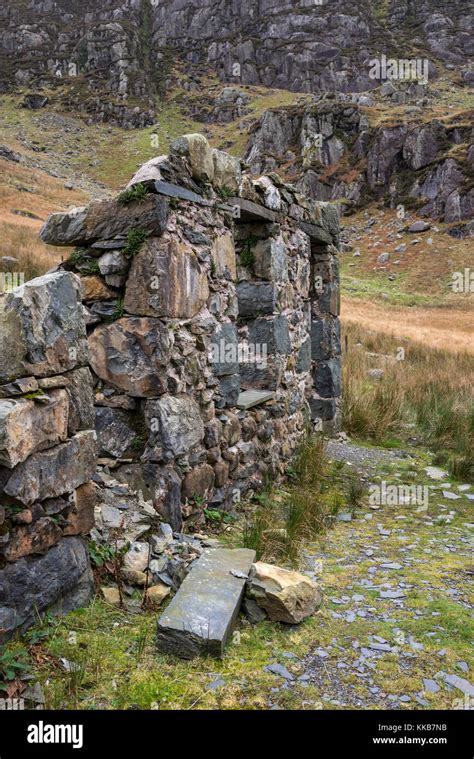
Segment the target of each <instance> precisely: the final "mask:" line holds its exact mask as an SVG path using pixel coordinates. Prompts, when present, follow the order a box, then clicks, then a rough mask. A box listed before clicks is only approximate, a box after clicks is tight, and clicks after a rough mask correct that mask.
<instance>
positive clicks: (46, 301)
mask: <svg viewBox="0 0 474 759" xmlns="http://www.w3.org/2000/svg"><path fill="white" fill-rule="evenodd" d="M0 354H1V355H3V356H8V357H9V360H8V362H4V363H3V364H2V366H1V367H0V382H2V383H5V382H11V381H12V380H15V379H16V378H18V377H21V376H24V377H25V376H29V375H33V376H35V377H47V376H51V375H53V374H60V373H62V372H65V371H67V370H69V369H74V368H75V367H76V366H78V365H81V364H86V363H87V357H88V354H87V340H86V328H85V323H84V318H83V313H82V304H81V290H80V282H79V279H78V278H77V277H76V276H75V275H73V274H71V273H69V272H56V273H53V274H45V275H44V276H43V277H38V278H36V279H32V280H30V281H29V282H27V283H26V284H25V285H23V286H22V287H17V288H15V289H13V290H11V291H10V292H9V293H6V294H3V295H0Z"/></svg>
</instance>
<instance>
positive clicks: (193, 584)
mask: <svg viewBox="0 0 474 759" xmlns="http://www.w3.org/2000/svg"><path fill="white" fill-rule="evenodd" d="M254 560H255V551H251V550H249V549H247V548H239V549H229V548H208V549H205V550H204V551H203V554H202V556H201V557H200V558H199V559H198V560H197V561H196V563H195V564H194V565H193V567H192V569H191V571H190V572H189V574H188V576H187V577H186V578H185V580H184V582H183V583H182V585H181V587H180V589H179V591H178V592H177V593H176V595H175V597H174V598H173V600H172V601H171V603H170V604H169V606H168V607H167V608H166V610H165V611H164V612H163V614H162V615H161V616H160V618H159V620H158V627H157V646H158V648H159V650H160V651H163V652H164V653H168V654H174V655H175V656H179V657H180V658H183V659H192V658H193V657H194V656H199V655H201V654H211V655H212V656H218V657H219V656H222V654H223V653H224V649H225V646H226V643H227V641H228V640H229V637H230V635H231V634H232V631H233V629H234V626H235V622H236V619H237V615H238V613H239V609H240V605H241V602H242V598H243V595H244V590H245V582H246V577H247V575H248V573H249V571H250V567H251V565H252V563H253V562H254ZM236 575H241V576H236Z"/></svg>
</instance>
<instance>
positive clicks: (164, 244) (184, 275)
mask: <svg viewBox="0 0 474 759" xmlns="http://www.w3.org/2000/svg"><path fill="white" fill-rule="evenodd" d="M208 297H209V286H208V282H207V276H206V274H205V272H204V271H203V270H202V269H201V267H200V265H199V262H198V260H197V258H196V256H195V255H194V252H193V249H192V248H191V247H190V246H189V245H186V244H184V243H180V242H178V241H177V240H175V239H170V240H162V239H158V238H152V239H150V240H147V241H146V242H145V243H144V244H143V246H142V248H141V250H140V252H139V253H137V255H136V256H135V257H134V259H133V263H132V266H131V269H130V274H129V276H128V280H127V287H126V290H125V300H124V307H125V311H127V313H129V314H136V315H137V316H160V317H161V316H166V317H170V318H177V319H189V318H191V317H193V316H195V315H196V314H197V313H198V312H199V311H200V309H201V308H202V307H203V305H204V304H205V303H206V302H207V299H208Z"/></svg>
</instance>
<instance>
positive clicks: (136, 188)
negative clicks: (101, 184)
mask: <svg viewBox="0 0 474 759" xmlns="http://www.w3.org/2000/svg"><path fill="white" fill-rule="evenodd" d="M147 195H148V189H147V187H146V186H145V185H144V184H141V183H139V184H134V185H133V186H132V187H129V188H128V189H127V190H124V191H123V192H121V193H120V195H118V196H117V203H119V204H120V205H121V206H129V205H131V204H132V203H143V201H144V200H145V198H146V197H147Z"/></svg>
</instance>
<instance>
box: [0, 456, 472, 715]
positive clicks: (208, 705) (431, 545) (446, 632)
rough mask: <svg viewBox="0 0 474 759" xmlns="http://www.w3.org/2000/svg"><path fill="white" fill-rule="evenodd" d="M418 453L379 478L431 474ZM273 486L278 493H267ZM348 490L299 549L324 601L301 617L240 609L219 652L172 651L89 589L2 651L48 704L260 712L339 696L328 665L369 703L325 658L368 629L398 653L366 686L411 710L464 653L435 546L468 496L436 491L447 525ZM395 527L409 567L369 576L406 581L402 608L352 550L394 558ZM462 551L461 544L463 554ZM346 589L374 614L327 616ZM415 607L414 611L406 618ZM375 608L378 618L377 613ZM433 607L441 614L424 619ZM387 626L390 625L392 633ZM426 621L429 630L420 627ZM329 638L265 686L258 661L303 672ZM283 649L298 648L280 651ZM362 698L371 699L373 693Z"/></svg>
mask: <svg viewBox="0 0 474 759" xmlns="http://www.w3.org/2000/svg"><path fill="white" fill-rule="evenodd" d="M310 450H311V449H310ZM308 462H309V458H307V457H303V459H302V460H300V465H299V469H298V472H299V474H300V475H303V477H308V480H307V485H308V486H309V482H310V480H311V479H312V478H313V475H312V474H310V473H306V474H305V469H306V465H307V463H308ZM426 463H427V458H426V457H425V456H422V457H419V458H415V459H410V460H409V461H407V460H401V461H400V462H397V464H396V466H395V465H386V466H385V467H384V469H383V471H381V472H380V476H381V477H383V478H384V479H385V480H386V481H387V482H399V481H400V479H399V478H397V474H401V477H402V480H403V481H407V473H410V472H411V474H412V476H413V477H414V478H415V481H416V482H419V483H427V484H428V483H429V482H430V481H429V480H428V479H427V478H426V475H424V473H423V468H424V466H425V465H426ZM350 477H351V475H350V472H349V470H348V468H347V467H345V466H344V465H342V466H338V467H337V468H335V469H334V470H332V472H331V480H332V481H333V482H334V483H338V485H337V489H339V485H343V486H344V488H345V491H346V493H348V492H349V490H350ZM315 481H316V482H317V483H319V482H320V480H319V479H318V480H315ZM270 492H271V491H270ZM275 495H277V497H278V493H275ZM308 495H309V496H310V495H311V492H310V491H308ZM355 495H356V499H355V500H356V502H357V503H356V504H354V510H355V515H356V518H355V519H354V520H353V521H352V522H351V524H350V525H349V526H347V525H344V524H342V523H336V524H335V526H334V527H333V528H332V529H330V530H329V531H327V530H324V531H322V532H319V533H318V534H317V535H316V537H315V538H314V539H313V540H310V541H308V542H306V543H305V552H310V553H311V555H313V556H314V557H318V558H320V560H321V570H320V575H319V582H320V585H321V589H322V591H323V594H324V601H323V605H322V607H321V609H320V610H319V611H318V612H317V613H316V614H315V615H314V616H313V617H311V618H310V619H308V620H306V621H305V622H304V623H302V624H301V625H298V626H295V627H293V626H292V627H288V626H285V625H278V624H274V623H271V622H268V621H266V622H262V623H260V624H258V625H255V626H252V625H250V624H248V623H247V622H246V621H245V619H244V618H241V619H240V621H239V623H238V627H237V631H236V632H237V634H235V635H234V636H233V637H232V639H231V641H230V643H229V646H228V648H227V650H226V653H225V656H224V658H223V659H222V660H216V659H213V658H210V657H198V658H196V659H194V660H192V661H183V660H180V659H176V658H173V657H171V656H166V655H163V654H161V653H160V652H158V651H157V649H156V647H155V642H154V641H155V629H156V613H155V614H154V613H149V612H141V613H138V614H133V613H130V612H128V611H125V610H122V609H119V608H116V607H112V606H108V605H107V604H106V603H104V602H103V601H102V600H99V598H96V599H95V600H94V601H93V603H92V604H91V605H90V606H89V607H88V608H86V609H80V610H78V611H75V612H72V613H70V614H68V615H67V616H66V617H63V618H56V619H49V620H47V622H46V624H45V625H43V626H41V625H39V626H37V627H36V628H33V630H32V631H30V633H29V634H28V635H27V636H26V638H25V639H24V640H23V641H18V642H14V643H10V644H9V645H8V646H7V647H6V649H5V650H6V651H8V652H9V654H8V655H9V659H10V660H11V658H12V657H13V658H15V657H16V656H17V655H18V660H19V661H21V662H23V663H24V664H26V666H28V667H29V668H30V669H31V672H32V674H33V675H34V678H35V679H37V680H39V681H40V682H41V683H42V685H43V688H44V693H45V697H46V707H47V708H53V709H75V708H78V709H101V708H105V709H128V708H138V709H157V710H169V709H190V710H196V709H225V710H227V709H230V710H234V709H250V710H260V709H268V708H269V704H270V703H272V704H276V705H277V706H279V707H280V708H285V709H319V708H322V707H323V708H329V709H333V708H337V707H336V706H334V705H332V704H331V703H329V702H328V701H325V700H323V697H324V695H325V694H327V693H329V694H330V696H331V698H340V699H341V700H342V701H343V702H344V697H342V696H341V693H340V687H339V685H335V684H334V676H335V675H334V673H335V672H337V677H338V678H339V681H340V686H341V687H343V688H344V692H350V693H351V694H352V698H354V699H355V698H360V699H362V701H363V702H364V703H365V704H368V705H369V707H370V705H371V703H372V702H373V697H372V696H371V694H370V692H369V691H368V683H367V682H364V681H363V680H362V679H359V678H355V676H354V674H353V670H352V667H349V668H348V669H347V670H339V669H337V667H336V664H337V661H338V660H340V659H344V660H345V661H346V662H347V663H349V664H350V665H352V664H353V662H354V661H355V659H356V658H357V657H358V656H359V655H360V650H358V649H355V648H353V645H352V643H353V641H354V640H357V641H359V644H360V645H362V646H363V645H367V644H368V642H369V636H370V635H374V634H376V635H381V636H383V637H384V638H385V639H386V640H388V641H389V642H391V644H392V645H395V643H397V646H398V653H387V654H383V656H381V657H380V658H379V659H378V660H377V667H376V668H375V669H374V670H372V672H371V677H372V679H373V682H374V684H375V685H377V686H378V687H379V688H381V689H382V691H384V692H385V693H389V694H390V693H395V694H397V693H398V694H402V693H408V694H409V695H411V696H412V698H413V700H412V702H411V703H410V704H409V705H408V707H405V708H420V707H419V706H418V704H417V703H416V702H415V700H414V696H415V695H416V693H418V692H420V691H421V690H422V679H423V677H426V678H432V677H433V674H434V673H436V672H438V671H439V670H440V669H443V670H444V671H446V672H458V674H460V675H461V676H463V674H462V673H461V672H459V670H457V669H456V663H457V662H458V661H468V662H469V661H470V642H471V640H472V639H473V636H474V626H473V622H472V619H471V618H470V612H469V608H468V605H467V603H464V604H462V603H459V602H457V601H456V600H455V599H453V598H450V597H449V596H448V595H447V593H446V588H447V586H452V585H453V584H456V587H457V588H458V589H460V590H461V591H463V593H464V594H466V595H465V596H464V598H465V599H467V593H468V590H467V583H466V581H465V580H464V579H463V571H464V570H465V569H466V558H465V556H462V555H460V553H459V552H457V551H449V552H446V550H445V546H446V545H452V544H453V542H454V541H456V540H458V539H459V536H460V535H461V534H464V533H465V534H466V535H467V534H468V531H467V529H466V528H465V527H464V521H465V520H468V519H469V518H470V515H469V504H468V503H467V501H464V500H463V501H457V502H448V501H444V503H445V504H447V505H448V507H449V509H455V510H456V516H455V519H454V521H453V523H452V524H451V525H441V524H440V525H437V524H436V523H435V524H433V525H430V524H428V523H427V521H426V517H425V516H424V515H419V514H417V513H416V512H414V511H413V509H412V508H410V507H399V508H396V509H393V508H390V507H386V508H382V509H381V510H379V511H378V512H377V513H376V514H375V515H374V516H375V518H374V519H373V520H371V521H367V520H365V519H363V518H361V516H362V515H363V513H364V511H365V508H364V504H365V496H363V495H362V496H361V494H360V493H356V494H355ZM443 500H444V499H442V497H441V494H440V497H438V495H436V497H433V498H431V499H430V507H429V517H430V519H431V520H434V519H435V518H436V515H437V514H438V513H442V509H441V505H442V502H443ZM453 504H454V506H453ZM361 508H362V512H361V511H360V509H361ZM401 516H403V520H400V517H401ZM377 522H381V523H383V525H384V527H386V528H388V529H389V530H390V531H391V532H390V535H389V537H387V538H384V539H383V540H381V538H380V536H379V535H378V533H377V529H376V523H377ZM231 529H232V528H231ZM348 530H350V538H349V535H348ZM236 535H238V529H237V528H235V532H234V537H235V536H236ZM404 535H405V536H409V541H412V542H413V543H416V545H415V546H414V547H413V548H412V550H411V553H410V559H411V564H410V566H407V567H405V568H404V569H403V570H399V571H386V572H385V573H381V572H380V571H379V572H378V573H377V576H376V581H377V582H379V583H383V582H384V581H393V580H394V579H395V578H396V579H397V580H403V581H404V582H405V583H407V584H408V585H409V586H411V587H408V588H407V590H406V599H405V602H404V607H403V608H398V607H397V606H396V605H394V604H393V602H391V601H390V600H388V599H380V597H379V591H378V590H371V589H367V588H366V587H365V585H364V584H362V583H361V580H362V579H364V578H366V577H367V573H368V570H369V568H370V567H371V566H373V564H374V562H375V563H376V564H377V563H379V562H380V560H382V558H380V559H374V558H371V559H369V558H362V559H361V555H360V551H361V550H363V549H365V548H367V547H368V546H371V547H373V548H374V549H375V551H376V556H377V557H383V561H399V560H400V556H401V554H400V548H401V547H403V546H405V545H406V544H407V541H406V540H405V541H404V540H403V536H404ZM427 551H429V553H427ZM467 551H468V549H467V545H466V546H465V549H464V551H463V552H464V553H467ZM354 593H360V594H362V595H364V596H365V597H366V601H365V602H364V603H365V604H366V605H367V606H371V607H374V609H375V610H376V614H377V615H378V618H377V619H376V618H375V617H374V616H373V614H368V617H367V618H360V617H357V618H356V619H355V620H354V621H353V622H352V623H350V624H349V623H346V622H345V621H344V620H341V619H338V618H335V617H334V616H333V612H335V613H340V612H341V609H344V608H345V607H347V608H348V607H349V604H347V603H346V604H343V605H342V606H341V605H340V604H335V603H334V602H333V601H332V600H331V599H332V598H333V597H335V596H336V597H338V598H341V597H342V596H348V597H349V598H350V597H351V596H352V595H353V594H354ZM415 611H417V612H421V614H420V615H419V616H416V615H415ZM383 613H386V614H387V617H388V619H385V620H384V619H382V618H381V615H382V614H383ZM433 613H440V616H436V617H433V616H432V614H433ZM397 630H398V631H401V633H402V635H401V637H400V632H398V633H397V632H396V631H397ZM433 630H435V632H436V635H435V636H430V635H427V633H431V632H432V631H433ZM410 635H412V636H413V638H414V639H415V640H416V641H417V642H420V643H422V644H423V646H424V649H423V650H422V651H419V652H417V655H416V658H414V659H408V658H405V655H406V654H409V653H410V652H411V648H410V646H409V642H408V639H409V636H410ZM334 642H336V644H337V646H340V648H339V649H338V648H333V649H332V651H331V653H330V657H329V659H326V660H325V666H324V667H323V669H322V670H321V672H320V675H319V676H318V680H317V681H313V682H312V683H311V684H310V685H309V687H306V688H305V687H303V685H300V684H295V685H294V686H293V687H291V688H289V689H280V690H278V691H275V690H274V689H275V687H277V688H278V686H280V685H281V684H282V680H281V679H280V678H278V677H275V676H274V675H271V674H270V673H268V672H266V671H265V669H264V668H265V666H266V665H267V664H269V663H271V662H275V661H276V662H279V663H281V664H283V665H284V666H285V667H287V668H288V669H289V670H290V671H291V672H292V673H293V674H294V675H295V676H297V675H299V674H301V673H302V672H303V671H305V665H304V664H303V662H302V659H303V658H304V657H305V656H307V655H308V654H309V653H310V652H311V651H313V650H314V649H315V648H318V647H323V648H328V647H330V646H333V645H334ZM32 645H34V649H32V648H31V646H32ZM441 648H443V649H446V655H445V656H444V657H443V658H442V659H440V658H439V656H438V654H437V652H438V651H439V650H440V649H441ZM28 652H30V653H31V654H33V653H34V658H33V659H31V660H30V659H29V657H28V656H27V655H26V654H27V653H28ZM285 652H291V653H292V654H294V655H295V656H296V657H298V658H295V659H289V658H287V657H286V656H285ZM63 657H64V658H66V659H67V660H68V661H69V662H71V663H72V665H73V666H72V667H71V668H70V669H71V671H69V672H65V671H64V668H63V667H62V666H61V665H60V663H59V660H60V659H61V658H63ZM401 661H403V662H404V666H403V667H401V666H400V662H401ZM35 662H36V663H35ZM218 679H219V680H220V679H222V680H223V681H224V684H223V685H222V687H219V688H218V689H216V690H206V686H207V685H209V684H210V683H212V682H214V681H216V680H218ZM458 696H459V694H458V693H456V692H452V693H450V692H449V691H447V690H446V689H445V688H441V690H440V691H439V692H438V693H436V694H425V697H426V700H427V701H428V703H429V707H426V708H437V709H450V708H453V707H452V704H453V700H454V699H455V698H456V697H458ZM349 708H354V704H349ZM372 708H381V706H380V704H378V703H372Z"/></svg>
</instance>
